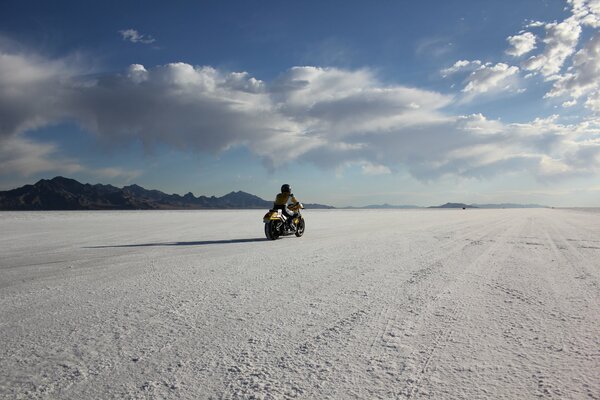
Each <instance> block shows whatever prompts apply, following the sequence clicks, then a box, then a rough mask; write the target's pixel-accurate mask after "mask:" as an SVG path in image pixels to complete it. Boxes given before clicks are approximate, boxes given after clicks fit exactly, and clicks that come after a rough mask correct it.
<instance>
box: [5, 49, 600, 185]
mask: <svg viewBox="0 0 600 400" xmlns="http://www.w3.org/2000/svg"><path fill="white" fill-rule="evenodd" d="M467 69H468V71H469V72H470V74H469V76H468V77H467V79H466V80H465V88H464V89H463V91H464V92H465V93H467V94H471V93H477V94H478V93H485V92H487V91H493V90H504V88H506V86H507V85H510V84H511V80H510V79H511V77H513V75H515V74H516V73H517V70H518V69H517V68H516V67H511V66H508V65H506V64H502V63H498V64H482V63H481V62H480V61H461V62H458V63H457V64H455V65H454V66H453V67H451V71H448V73H458V72H460V71H462V70H467ZM82 72H83V71H79V70H77V68H76V67H74V66H72V65H71V64H69V63H67V62H66V61H64V60H62V61H61V60H45V59H42V58H40V57H34V56H30V55H28V54H22V53H21V54H17V53H7V52H0V89H2V90H0V116H2V118H0V121H2V123H1V125H0V140H1V143H0V146H1V147H0V148H1V154H0V166H2V170H3V171H4V170H9V169H10V170H11V171H15V172H17V171H20V173H24V174H31V173H35V172H36V171H43V170H49V169H52V168H59V167H60V166H61V165H62V166H63V168H73V170H75V168H82V169H83V170H85V171H88V172H89V171H91V169H89V168H86V167H84V166H81V165H80V163H78V162H76V161H74V160H64V159H61V157H60V153H59V152H58V151H57V148H56V146H54V145H43V144H39V143H34V142H31V141H28V140H27V139H25V137H24V133H25V132H27V131H28V130H31V129H34V128H41V127H43V126H47V125H49V124H54V123H60V122H62V121H73V122H76V123H78V124H80V125H81V126H82V127H83V128H84V129H85V130H86V131H88V132H90V133H93V134H95V135H96V136H97V137H98V138H100V139H101V140H105V141H109V142H112V143H128V142H130V141H141V142H143V143H144V144H146V145H147V146H149V147H152V146H153V145H155V144H161V145H168V146H170V147H173V148H176V149H179V150H181V151H194V152H208V153H219V152H222V151H226V150H227V149H229V148H232V147H234V146H245V147H246V148H248V149H250V150H251V151H252V152H253V153H254V154H255V155H256V156H257V157H259V158H260V159H262V160H263V162H264V163H265V165H267V166H268V167H269V168H278V167H279V166H281V165H282V164H286V163H291V162H310V163H314V164H316V165H317V166H319V167H322V168H333V169H335V168H339V167H340V166H344V165H360V166H361V168H362V171H363V173H365V174H382V173H389V172H391V171H393V170H408V171H409V172H410V173H411V174H412V175H413V176H415V177H417V178H418V179H422V180H430V179H436V178H438V177H440V176H444V175H459V176H468V177H483V176H491V175H494V174H498V173H511V172H518V171H520V172H528V173H532V174H534V175H535V176H537V177H538V178H540V179H550V177H551V178H552V179H555V178H556V179H558V178H560V177H565V176H568V175H569V174H575V175H578V174H594V173H596V172H597V170H598V164H597V163H596V162H595V160H597V158H596V157H597V154H598V152H597V148H598V146H597V144H596V142H594V140H596V139H594V138H595V137H597V135H598V129H597V125H596V124H595V123H593V122H590V121H588V122H587V123H586V125H584V124H583V123H582V124H579V125H570V126H563V125H560V124H558V123H557V120H556V118H554V119H552V118H551V119H546V120H534V121H532V122H530V123H527V124H504V123H502V122H501V121H498V120H490V119H488V118H486V117H485V116H484V115H482V114H473V115H452V114H449V113H448V112H447V111H446V108H447V107H448V106H449V105H451V104H453V103H454V102H455V101H456V98H454V97H453V96H450V95H445V94H441V93H438V92H435V91H431V90H423V89H419V88H413V87H406V86H401V85H391V84H386V83H385V82H382V81H381V80H380V79H379V78H378V76H377V74H376V73H375V72H374V71H372V70H370V69H358V70H346V69H340V68H319V67H314V66H299V67H294V68H291V69H289V70H287V71H284V72H283V73H282V74H281V75H280V76H279V77H278V78H277V79H274V80H272V81H270V82H264V81H261V80H259V79H256V78H255V77H252V76H251V75H250V74H249V73H247V72H244V71H242V72H228V71H222V70H219V69H217V68H213V67H210V66H192V65H189V64H186V63H171V64H166V65H161V66H157V67H153V68H147V67H145V66H143V65H141V64H134V65H131V66H130V67H129V68H128V69H127V70H125V71H123V72H121V73H107V74H100V75H98V74H96V75H94V76H93V77H90V76H89V75H86V74H84V73H82ZM594 135H596V136H594ZM14 154H21V156H18V157H16V156H14ZM578 155H585V156H586V157H587V159H588V160H589V161H590V163H589V164H587V165H581V164H579V163H578V162H577V156H578ZM549 160H553V162H554V164H552V163H551V162H550V161H549ZM592 161H593V162H592ZM558 162H560V163H562V165H564V166H566V167H565V168H562V167H561V168H562V169H561V168H557V167H556V166H557V165H558V164H556V163H558ZM557 171H560V173H557ZM138 172H139V171H138ZM97 173H98V174H104V176H107V177H110V176H119V177H121V178H125V179H127V176H128V175H127V173H128V172H127V171H126V170H122V169H115V168H104V169H100V170H98V171H97ZM130 173H131V174H133V175H129V176H130V177H131V176H135V174H136V171H133V172H130Z"/></svg>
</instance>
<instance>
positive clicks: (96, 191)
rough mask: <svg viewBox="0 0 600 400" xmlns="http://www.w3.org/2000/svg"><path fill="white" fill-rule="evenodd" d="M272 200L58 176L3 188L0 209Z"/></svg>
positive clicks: (260, 203)
mask: <svg viewBox="0 0 600 400" xmlns="http://www.w3.org/2000/svg"><path fill="white" fill-rule="evenodd" d="M272 206H273V202H272V201H267V200H264V199H262V198H260V197H258V196H256V195H253V194H250V193H246V192H244V191H241V190H239V191H232V192H230V193H227V194H226V195H224V196H221V197H216V196H211V197H207V196H199V197H196V196H194V194H193V193H191V192H188V193H186V194H185V195H183V196H181V195H178V194H167V193H164V192H161V191H160V190H156V189H145V188H143V187H142V186H139V185H137V184H132V185H128V186H124V187H122V188H118V187H116V186H112V185H105V184H100V183H98V184H89V183H81V182H78V181H77V180H75V179H71V178H65V177H62V176H57V177H54V178H52V179H41V180H39V181H38V182H36V183H35V184H33V185H24V186H21V187H19V188H16V189H12V190H6V191H0V210H4V211H35V210H40V211H45V210H188V209H189V210H195V209H264V208H271V207H272ZM304 206H305V207H306V208H334V207H331V206H328V205H323V204H304Z"/></svg>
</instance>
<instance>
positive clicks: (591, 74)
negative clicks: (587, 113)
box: [546, 34, 600, 110]
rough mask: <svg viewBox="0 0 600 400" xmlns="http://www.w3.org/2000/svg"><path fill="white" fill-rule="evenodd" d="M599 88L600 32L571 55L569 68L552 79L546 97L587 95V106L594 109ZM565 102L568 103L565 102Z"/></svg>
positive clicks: (574, 97)
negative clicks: (571, 62)
mask: <svg viewBox="0 0 600 400" xmlns="http://www.w3.org/2000/svg"><path fill="white" fill-rule="evenodd" d="M599 89H600V34H599V35H596V36H595V37H593V38H592V39H590V40H589V41H588V42H587V43H586V44H585V46H584V47H583V48H582V49H581V50H579V51H578V52H577V53H576V54H575V56H574V57H573V64H572V66H571V67H570V68H569V70H568V71H567V72H566V73H565V74H564V75H561V76H559V77H557V79H556V80H555V81H554V83H553V86H552V89H551V90H550V91H549V92H548V93H547V94H546V97H561V96H562V97H570V98H572V99H573V100H576V99H579V98H580V97H582V96H585V97H587V100H588V102H586V104H588V106H589V108H591V109H593V110H596V107H595V99H596V98H597V92H598V90H599ZM567 104H570V103H569V102H567Z"/></svg>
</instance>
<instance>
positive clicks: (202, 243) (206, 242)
mask: <svg viewBox="0 0 600 400" xmlns="http://www.w3.org/2000/svg"><path fill="white" fill-rule="evenodd" d="M268 241H269V240H268V239H266V238H251V239H225V240H199V241H194V242H164V243H135V244H116V245H107V246H86V247H84V249H108V248H121V247H155V246H206V245H210V244H234V243H252V242H268Z"/></svg>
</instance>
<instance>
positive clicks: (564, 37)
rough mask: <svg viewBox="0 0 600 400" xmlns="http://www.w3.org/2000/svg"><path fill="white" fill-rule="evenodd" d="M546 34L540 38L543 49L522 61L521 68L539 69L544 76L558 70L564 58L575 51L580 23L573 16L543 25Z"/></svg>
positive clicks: (579, 32) (555, 72)
mask: <svg viewBox="0 0 600 400" xmlns="http://www.w3.org/2000/svg"><path fill="white" fill-rule="evenodd" d="M545 30H546V36H545V37H544V39H542V42H543V43H544V51H543V52H542V53H541V54H538V55H535V56H532V57H530V58H529V59H528V60H526V61H525V62H524V63H523V68H525V69H526V70H529V71H539V72H541V74H542V75H543V76H545V77H549V76H552V75H554V74H557V73H558V72H560V70H561V68H562V66H563V64H564V62H565V60H566V59H567V57H569V56H570V55H571V54H573V52H574V51H575V48H576V46H577V42H578V41H579V35H580V34H581V25H580V23H579V20H578V19H577V18H575V17H573V16H572V17H570V18H567V19H566V20H564V21H562V22H559V23H557V22H553V23H550V24H546V25H545Z"/></svg>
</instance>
